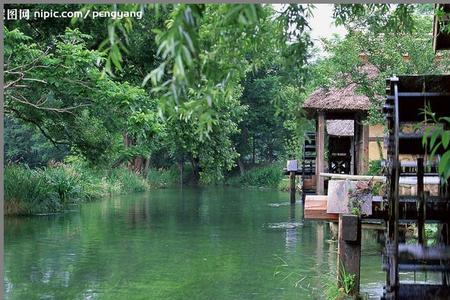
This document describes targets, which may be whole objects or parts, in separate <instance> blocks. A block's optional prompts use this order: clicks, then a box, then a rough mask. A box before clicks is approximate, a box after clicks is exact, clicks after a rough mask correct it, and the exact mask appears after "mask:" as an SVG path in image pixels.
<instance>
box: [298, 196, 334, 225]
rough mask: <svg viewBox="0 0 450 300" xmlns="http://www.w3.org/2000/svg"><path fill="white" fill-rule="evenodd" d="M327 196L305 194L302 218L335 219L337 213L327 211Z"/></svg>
mask: <svg viewBox="0 0 450 300" xmlns="http://www.w3.org/2000/svg"><path fill="white" fill-rule="evenodd" d="M327 198H328V197H327V196H317V195H306V197H305V206H304V218H305V219H306V220H324V221H337V220H338V219H339V215H338V214H329V213H327V202H328V201H327Z"/></svg>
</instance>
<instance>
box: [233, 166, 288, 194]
mask: <svg viewBox="0 0 450 300" xmlns="http://www.w3.org/2000/svg"><path fill="white" fill-rule="evenodd" d="M282 179H283V168H282V167H281V165H280V164H273V165H269V166H264V167H259V168H254V169H251V170H248V171H247V172H246V173H245V174H244V175H243V176H235V177H231V178H229V179H228V180H227V181H226V184H228V185H235V186H254V187H271V188H278V186H279V184H280V182H281V181H282Z"/></svg>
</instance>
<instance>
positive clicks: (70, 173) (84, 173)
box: [4, 163, 149, 215]
mask: <svg viewBox="0 0 450 300" xmlns="http://www.w3.org/2000/svg"><path fill="white" fill-rule="evenodd" d="M4 183H5V207H4V208H5V214H7V215H32V214H39V213H54V212H60V211H63V210H64V209H66V208H67V206H68V205H71V204H75V205H76V204H79V203H81V202H84V201H89V200H93V199H97V198H100V197H105V196H108V195H112V194H123V193H133V192H141V191H145V190H148V189H149V184H148V183H147V181H146V180H145V179H144V178H142V177H141V176H139V175H137V174H135V173H133V172H131V171H129V170H127V169H125V168H117V169H114V170H113V171H110V172H108V171H106V170H98V169H92V168H89V167H87V166H86V165H83V164H73V165H71V164H62V163H52V164H50V165H49V166H48V167H45V168H39V169H30V168H29V167H27V166H25V165H15V164H11V165H7V166H6V167H5V181H4Z"/></svg>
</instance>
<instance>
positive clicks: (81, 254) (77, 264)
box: [4, 188, 384, 299]
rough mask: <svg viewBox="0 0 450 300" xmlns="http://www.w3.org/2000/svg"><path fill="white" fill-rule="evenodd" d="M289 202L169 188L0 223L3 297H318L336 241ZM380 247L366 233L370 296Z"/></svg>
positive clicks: (271, 196)
mask: <svg viewBox="0 0 450 300" xmlns="http://www.w3.org/2000/svg"><path fill="white" fill-rule="evenodd" d="M287 201H289V195H288V194H287V193H280V192H277V191H270V190H269V191H268V190H257V189H231V188H217V189H183V190H181V189H166V190H157V191H152V192H151V193H146V194H135V195H128V196H121V197H113V198H111V199H110V198H108V199H105V200H103V201H98V202H94V203H89V204H86V205H83V206H82V207H81V208H77V209H76V210H74V211H73V212H69V213H65V214H62V215H53V216H38V217H31V218H6V219H5V257H4V260H5V279H4V282H5V294H6V299H319V298H321V297H322V296H323V295H322V294H323V288H321V284H320V283H321V281H323V278H324V277H325V276H326V275H327V274H329V273H330V272H333V271H334V270H335V269H336V250H337V244H336V243H335V242H334V241H332V240H331V235H330V230H329V227H328V224H327V223H323V222H311V221H307V222H302V209H301V206H300V205H296V207H295V208H294V209H292V208H291V207H290V206H289V205H287V204H288V203H287ZM379 251H380V246H378V245H377V243H376V241H375V236H374V234H372V233H371V232H363V258H362V266H361V274H362V278H361V281H362V290H363V291H365V292H367V293H369V294H370V295H372V296H373V295H376V294H380V293H381V287H382V282H383V280H384V273H383V272H382V271H381V258H380V255H379ZM286 265H287V266H286Z"/></svg>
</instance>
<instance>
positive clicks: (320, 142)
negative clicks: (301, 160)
mask: <svg viewBox="0 0 450 300" xmlns="http://www.w3.org/2000/svg"><path fill="white" fill-rule="evenodd" d="M324 157H325V115H324V113H321V112H320V113H318V115H317V125H316V180H317V183H316V189H317V195H323V194H324V193H325V181H324V178H323V177H320V176H319V174H320V173H323V172H325V161H324Z"/></svg>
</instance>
